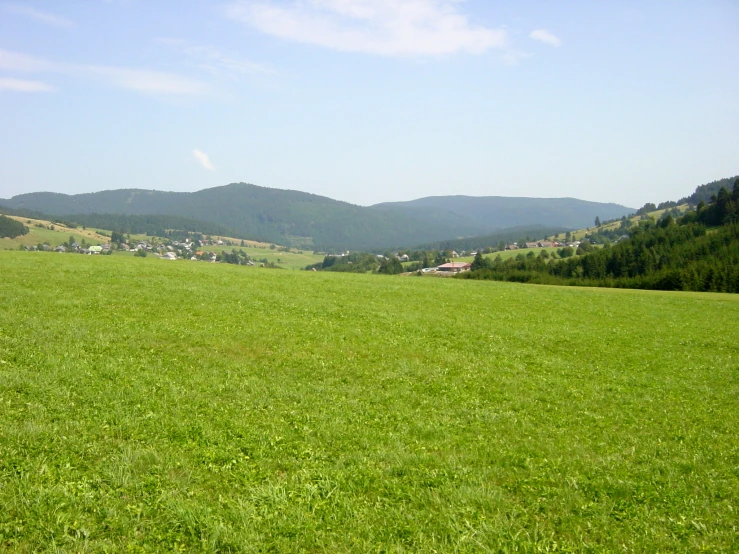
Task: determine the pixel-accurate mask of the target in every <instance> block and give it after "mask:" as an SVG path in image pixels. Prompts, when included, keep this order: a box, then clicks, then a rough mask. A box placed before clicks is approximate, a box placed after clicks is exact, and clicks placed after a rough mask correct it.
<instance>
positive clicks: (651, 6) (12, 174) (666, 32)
mask: <svg viewBox="0 0 739 554" xmlns="http://www.w3.org/2000/svg"><path fill="white" fill-rule="evenodd" d="M737 28H739V2H737V1H736V0H704V1H701V2H695V1H693V0H670V1H662V0H647V1H644V0H641V1H630V0H622V1H611V0H603V1H597V2H592V1H586V0H581V1H566V0H564V1H560V2H552V1H550V0H541V1H533V0H521V1H517V2H510V1H509V2H501V1H497V0H225V1H223V2H219V1H205V0H178V1H177V2H173V1H170V2H150V1H145V0H84V1H79V0H78V1H67V0H54V1H41V0H39V1H34V2H25V1H23V0H20V1H18V2H15V1H14V2H2V0H0V198H9V197H12V196H14V195H17V194H22V193H27V192H38V191H52V192H63V193H67V194H77V193H83V192H94V191H99V190H109V189H119V188H142V189H155V190H170V191H183V192H186V191H196V190H201V189H205V188H210V187H215V186H221V185H226V184H228V183H233V182H246V183H252V184H255V185H259V186H264V187H272V188H280V189H293V190H300V191H304V192H310V193H314V194H320V195H323V196H328V197H331V198H335V199H338V200H344V201H347V202H351V203H354V204H360V205H370V204H374V203H378V202H389V201H400V200H411V199H414V198H420V197H425V196H439V195H452V194H464V195H470V196H527V197H575V198H581V199H584V200H592V201H599V202H617V203H619V204H624V205H626V206H629V207H640V206H642V205H643V204H644V203H645V202H655V203H659V202H661V201H664V200H677V199H678V198H680V197H683V196H686V195H688V194H690V193H691V192H692V191H693V190H694V189H695V187H696V186H697V185H700V184H703V183H706V182H710V181H713V180H716V179H720V178H723V177H730V176H733V175H737V174H739V132H738V130H739V32H737Z"/></svg>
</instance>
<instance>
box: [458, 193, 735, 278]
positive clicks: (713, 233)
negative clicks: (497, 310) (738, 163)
mask: <svg viewBox="0 0 739 554" xmlns="http://www.w3.org/2000/svg"><path fill="white" fill-rule="evenodd" d="M578 254H582V255H581V256H579V257H575V258H568V259H566V260H556V261H551V260H549V259H548V256H545V255H544V254H543V253H541V254H540V255H539V256H536V255H535V254H534V251H530V253H529V254H527V255H526V256H524V255H523V254H522V255H521V256H520V257H519V258H518V259H510V260H505V261H504V260H485V261H484V262H483V263H480V264H478V267H479V269H476V270H474V271H472V272H471V273H469V274H468V275H465V276H464V277H465V278H472V279H475V278H477V279H492V280H498V281H518V282H530V283H546V284H570V285H594V286H608V287H624V288H643V289H660V290H688V291H700V292H704V291H710V292H733V293H739V179H737V180H736V181H735V183H734V186H733V191H732V192H731V193H730V192H729V191H728V190H727V189H726V188H725V187H722V188H721V189H720V190H719V192H718V195H717V196H715V197H714V201H712V202H711V203H709V204H707V205H706V204H704V203H703V202H701V203H700V204H699V206H698V209H697V210H696V211H689V212H687V213H686V214H685V215H684V216H682V217H681V218H680V219H678V220H677V221H675V220H674V219H673V217H672V216H671V215H669V214H667V215H666V216H665V217H664V218H662V219H661V220H660V221H659V222H655V221H654V220H653V219H652V218H647V219H645V220H643V221H641V222H640V223H639V225H637V226H635V227H633V228H632V229H631V230H630V233H629V238H628V240H623V241H619V242H618V243H617V244H616V245H615V246H612V247H611V246H610V245H606V247H604V248H602V249H595V250H593V249H592V247H591V246H590V245H589V244H587V243H586V244H584V245H583V246H581V249H578Z"/></svg>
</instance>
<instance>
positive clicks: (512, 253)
mask: <svg viewBox="0 0 739 554" xmlns="http://www.w3.org/2000/svg"><path fill="white" fill-rule="evenodd" d="M561 249H562V247H556V248H555V247H551V248H521V249H519V250H503V251H501V252H493V253H492V254H485V255H484V256H483V257H484V258H488V259H491V260H494V259H495V258H497V257H498V256H500V258H501V259H502V260H507V259H509V258H515V257H516V256H518V255H519V254H522V255H524V256H526V255H527V254H528V253H529V252H533V253H534V255H535V256H538V255H539V254H540V253H541V251H542V250H546V251H547V252H549V254H550V255H551V254H553V253H554V252H556V251H557V250H561ZM474 259H475V257H474V256H462V257H459V258H454V261H455V262H470V263H472V261H473V260H474Z"/></svg>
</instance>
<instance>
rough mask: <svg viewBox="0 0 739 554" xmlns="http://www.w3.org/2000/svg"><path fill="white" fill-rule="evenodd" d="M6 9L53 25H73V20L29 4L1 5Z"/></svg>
mask: <svg viewBox="0 0 739 554" xmlns="http://www.w3.org/2000/svg"><path fill="white" fill-rule="evenodd" d="M3 7H4V8H5V10H6V11H8V12H11V13H16V14H18V15H25V16H27V17H30V18H32V19H35V20H36V21H39V22H41V23H45V24H46V25H52V26H54V27H73V26H74V21H72V20H70V19H67V18H66V17H63V16H61V15H56V14H53V13H50V12H46V11H43V10H37V9H36V8H32V7H30V6H25V5H22V4H5V6H3Z"/></svg>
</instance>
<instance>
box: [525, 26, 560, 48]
mask: <svg viewBox="0 0 739 554" xmlns="http://www.w3.org/2000/svg"><path fill="white" fill-rule="evenodd" d="M529 38H532V39H534V40H538V41H539V42H543V43H545V44H549V45H551V46H554V47H556V48H558V47H560V46H562V41H561V40H560V39H559V38H558V37H557V36H555V35H553V34H552V33H550V32H549V31H547V30H545V29H536V30H534V31H531V33H530V34H529Z"/></svg>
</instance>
